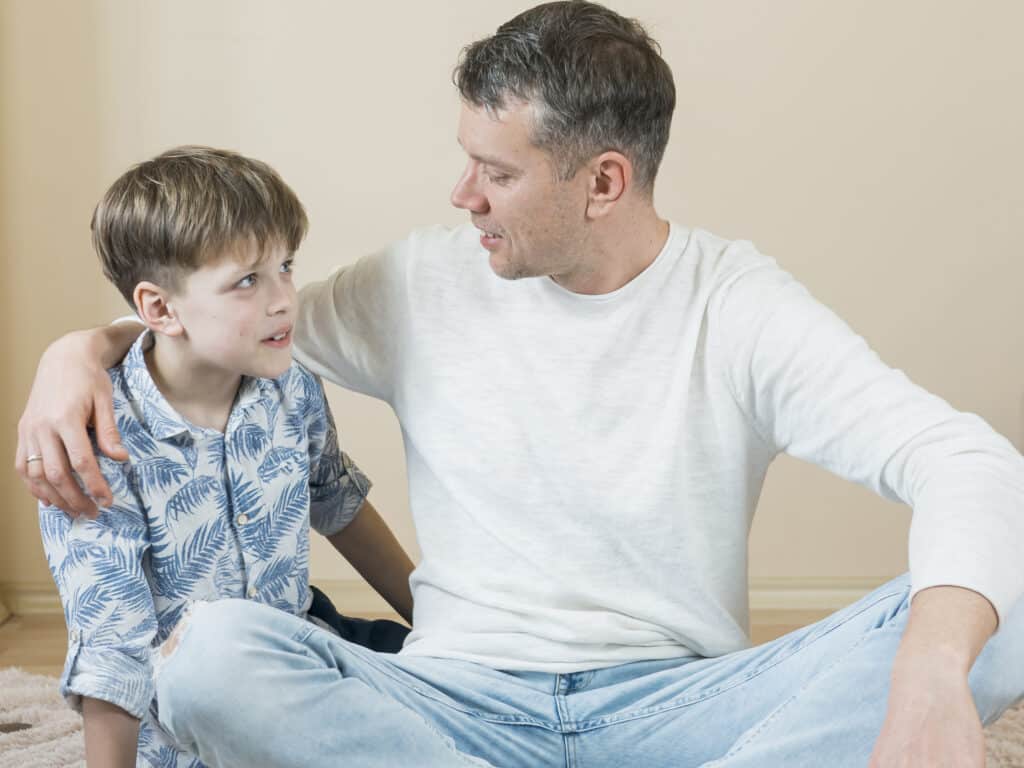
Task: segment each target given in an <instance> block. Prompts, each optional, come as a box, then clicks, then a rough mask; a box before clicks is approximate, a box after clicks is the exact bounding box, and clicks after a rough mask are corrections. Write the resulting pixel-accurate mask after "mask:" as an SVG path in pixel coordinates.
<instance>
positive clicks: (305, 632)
mask: <svg viewBox="0 0 1024 768" xmlns="http://www.w3.org/2000/svg"><path fill="white" fill-rule="evenodd" d="M318 630H319V631H322V632H325V631H326V630H323V629H321V628H320V627H317V626H315V625H310V627H309V628H308V629H307V628H305V627H304V628H302V629H301V630H299V631H297V632H296V633H295V635H294V636H293V638H292V639H293V640H295V641H296V642H298V643H299V645H300V646H301V647H302V650H303V653H306V654H307V655H308V654H310V653H311V651H309V649H308V648H307V647H306V640H308V639H309V637H310V635H312V634H313V633H314V632H316V631H318ZM328 634H330V633H328ZM331 637H332V638H334V639H335V640H340V639H341V638H338V637H337V636H336V635H331ZM343 642H344V641H343ZM346 645H347V649H348V650H349V651H350V652H352V653H354V654H355V655H358V656H362V657H363V660H364V661H365V660H367V659H368V658H372V657H373V656H374V655H376V652H374V651H367V649H365V648H363V647H362V646H360V645H357V644H355V643H346ZM374 668H375V669H376V670H377V671H378V672H379V673H381V674H382V675H384V676H385V677H388V678H390V679H391V680H393V681H394V682H396V683H398V684H399V685H401V686H403V687H405V688H407V689H409V690H411V691H414V692H415V693H417V694H419V695H420V696H422V697H423V698H425V699H430V700H431V701H434V702H437V703H438V704H442V705H444V706H445V707H447V708H448V709H451V710H454V711H455V712H460V713H462V714H464V715H470V716H471V717H475V718H476V719H478V720H483V721H485V722H489V723H497V724H501V725H525V726H533V727H536V728H544V729H545V730H549V731H552V732H554V733H560V732H561V729H559V728H555V727H553V724H552V723H545V722H544V721H542V720H535V719H534V718H531V717H523V716H520V715H501V714H498V713H497V712H481V711H479V710H475V709H470V708H468V707H462V706H459V705H458V704H456V703H453V702H452V701H450V700H448V699H447V698H445V697H441V696H439V695H436V694H434V693H432V692H431V691H429V690H426V689H424V688H422V687H420V686H419V685H417V684H416V682H415V681H413V682H411V683H410V682H409V681H408V680H404V679H402V678H401V677H399V676H397V675H395V674H394V673H393V672H392V671H391V670H390V669H389V668H388V667H387V665H383V664H382V665H379V666H378V665H376V664H375V665H374Z"/></svg>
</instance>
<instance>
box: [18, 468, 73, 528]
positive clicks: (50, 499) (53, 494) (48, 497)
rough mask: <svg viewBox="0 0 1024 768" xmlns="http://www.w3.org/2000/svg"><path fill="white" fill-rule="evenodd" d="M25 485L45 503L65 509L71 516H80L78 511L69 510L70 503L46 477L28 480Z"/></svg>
mask: <svg viewBox="0 0 1024 768" xmlns="http://www.w3.org/2000/svg"><path fill="white" fill-rule="evenodd" d="M25 486H26V487H27V488H28V492H29V493H31V494H32V495H33V496H35V497H36V498H37V499H39V501H41V502H43V504H46V505H47V506H50V507H56V508H57V509H60V510H63V511H65V512H67V514H68V516H69V517H72V518H77V517H78V516H79V515H78V513H77V512H74V511H71V512H68V503H67V502H66V501H65V500H64V497H63V496H61V495H60V494H59V493H57V491H55V490H54V488H53V486H52V485H50V484H49V483H48V482H47V481H46V478H45V477H44V478H42V479H40V480H26V481H25Z"/></svg>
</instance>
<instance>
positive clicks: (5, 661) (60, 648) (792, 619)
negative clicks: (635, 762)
mask: <svg viewBox="0 0 1024 768" xmlns="http://www.w3.org/2000/svg"><path fill="white" fill-rule="evenodd" d="M823 616H824V614H823V613H820V612H814V611H763V612H761V613H755V614H754V616H753V626H752V631H751V635H752V636H753V640H754V642H755V643H763V642H765V641H767V640H772V639H774V638H776V637H779V636H780V635H784V634H785V633H786V632H790V631H792V630H794V629H798V628H799V627H802V626H804V625H806V624H810V623H811V622H813V621H817V620H818V619H820V618H822V617H823ZM66 650H67V631H66V630H65V628H64V617H63V616H59V615H52V616H13V617H12V618H10V619H8V620H7V621H6V622H4V623H3V624H2V625H0V669H5V668H7V667H21V668H22V669H24V670H25V671H26V672H34V673H36V674H40V675H51V676H54V677H59V676H60V673H61V669H62V668H63V666H64V653H65V651H66Z"/></svg>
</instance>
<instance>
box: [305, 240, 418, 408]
mask: <svg viewBox="0 0 1024 768" xmlns="http://www.w3.org/2000/svg"><path fill="white" fill-rule="evenodd" d="M405 251H406V248H405V247H404V245H403V244H401V243H400V244H397V245H395V246H392V247H391V248H388V249H385V250H383V251H381V252H379V253H376V254H374V255H372V256H367V257H365V258H363V259H361V260H360V261H358V262H356V263H354V264H349V265H346V266H343V267H341V268H339V269H337V270H336V271H335V272H334V273H332V274H331V275H330V276H329V277H328V278H327V279H326V280H321V281H318V282H315V283H311V284H309V285H306V286H305V287H303V288H302V290H301V291H300V292H299V310H298V316H297V319H296V324H295V358H296V359H297V360H298V361H299V362H301V363H302V364H303V365H304V366H306V367H307V368H309V369H310V370H311V371H313V373H315V374H316V375H317V376H322V377H323V378H325V379H327V380H328V381H331V382H333V383H335V384H338V385H340V386H342V387H345V388H346V389H351V390H354V391H356V392H361V393H363V394H366V395H370V396H371V397H376V398H379V399H381V400H385V401H390V400H391V395H392V391H393V383H394V376H395V365H396V354H397V350H398V348H399V346H400V334H401V328H402V316H403V314H404V308H403V305H402V304H401V302H400V296H401V293H402V290H403V289H402V284H403V280H404V272H403V268H402V267H403V260H404V255H405Z"/></svg>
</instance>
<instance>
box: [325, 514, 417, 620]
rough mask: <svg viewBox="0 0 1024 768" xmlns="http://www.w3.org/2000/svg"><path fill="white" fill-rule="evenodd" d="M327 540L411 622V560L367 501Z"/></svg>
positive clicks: (400, 614) (399, 613)
mask: <svg viewBox="0 0 1024 768" xmlns="http://www.w3.org/2000/svg"><path fill="white" fill-rule="evenodd" d="M328 541H330V542H331V544H332V545H333V546H334V548H335V549H336V550H338V552H340V553H341V555H342V557H344V558H345V559H346V560H348V561H349V562H350V563H351V564H352V567H354V568H355V569H356V570H357V571H359V574H360V575H361V576H362V577H363V578H364V579H366V581H367V582H369V584H370V586H371V587H373V588H374V589H375V590H377V592H378V593H379V594H380V596H381V597H383V598H384V599H385V600H387V601H388V604H389V605H390V606H391V607H392V608H394V609H395V610H396V611H397V612H398V615H399V616H401V617H402V618H403V619H405V620H406V621H407V622H409V623H410V624H411V623H412V592H411V591H410V589H409V574H411V573H412V570H413V564H412V560H410V559H409V556H408V555H407V554H406V553H405V550H404V549H402V545H401V544H399V543H398V540H397V539H396V538H395V536H394V534H393V533H391V529H390V528H388V526H387V523H385V522H384V521H383V520H382V519H381V517H380V515H379V514H377V510H376V509H374V507H373V505H372V504H371V503H370V502H369V501H365V502H363V506H362V507H361V508H360V510H359V513H358V514H357V515H356V517H355V519H354V520H352V522H351V523H349V524H348V525H346V526H345V527H344V528H342V529H341V530H340V531H338V533H336V534H334V535H333V536H329V537H328Z"/></svg>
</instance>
